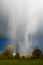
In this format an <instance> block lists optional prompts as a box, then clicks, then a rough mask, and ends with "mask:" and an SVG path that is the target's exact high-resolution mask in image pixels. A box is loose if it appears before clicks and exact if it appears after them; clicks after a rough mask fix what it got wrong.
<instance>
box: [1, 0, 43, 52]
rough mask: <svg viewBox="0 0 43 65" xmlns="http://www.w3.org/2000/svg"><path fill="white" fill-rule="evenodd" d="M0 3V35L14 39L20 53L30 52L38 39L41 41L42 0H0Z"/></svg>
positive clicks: (42, 22)
mask: <svg viewBox="0 0 43 65" xmlns="http://www.w3.org/2000/svg"><path fill="white" fill-rule="evenodd" d="M0 3H1V4H0V35H2V36H5V37H7V38H11V39H12V41H13V40H14V39H16V41H18V43H19V45H20V48H21V49H20V51H21V52H22V53H30V52H32V50H33V48H34V46H36V45H39V41H41V43H42V42H43V41H42V40H41V39H42V37H43V33H42V32H43V0H0ZM40 36H41V37H40ZM39 37H40V39H39ZM16 43H17V42H16ZM41 47H42V44H41Z"/></svg>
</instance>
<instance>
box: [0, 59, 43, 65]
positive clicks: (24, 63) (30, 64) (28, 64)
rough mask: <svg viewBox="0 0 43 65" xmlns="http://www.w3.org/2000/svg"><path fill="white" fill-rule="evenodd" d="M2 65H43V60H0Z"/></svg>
mask: <svg viewBox="0 0 43 65" xmlns="http://www.w3.org/2000/svg"><path fill="white" fill-rule="evenodd" d="M0 65H43V60H42V59H14V60H0Z"/></svg>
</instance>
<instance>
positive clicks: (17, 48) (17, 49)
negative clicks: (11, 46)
mask: <svg viewBox="0 0 43 65" xmlns="http://www.w3.org/2000/svg"><path fill="white" fill-rule="evenodd" d="M19 49H20V46H19V44H16V55H15V58H20V54H19Z"/></svg>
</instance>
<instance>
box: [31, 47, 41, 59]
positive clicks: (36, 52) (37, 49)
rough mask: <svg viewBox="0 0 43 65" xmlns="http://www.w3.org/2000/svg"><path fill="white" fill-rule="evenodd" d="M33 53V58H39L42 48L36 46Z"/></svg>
mask: <svg viewBox="0 0 43 65" xmlns="http://www.w3.org/2000/svg"><path fill="white" fill-rule="evenodd" d="M32 55H33V58H36V59H38V58H39V57H40V56H41V55H42V52H41V50H40V49H39V47H38V46H37V47H35V49H34V51H33V53H32Z"/></svg>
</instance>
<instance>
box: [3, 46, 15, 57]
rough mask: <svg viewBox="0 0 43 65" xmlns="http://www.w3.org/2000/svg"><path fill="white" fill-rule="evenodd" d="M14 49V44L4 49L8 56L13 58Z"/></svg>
mask: <svg viewBox="0 0 43 65" xmlns="http://www.w3.org/2000/svg"><path fill="white" fill-rule="evenodd" d="M13 49H14V47H13V46H12V45H8V46H7V48H6V49H5V51H4V55H5V56H7V57H8V58H11V57H12V55H13Z"/></svg>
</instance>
